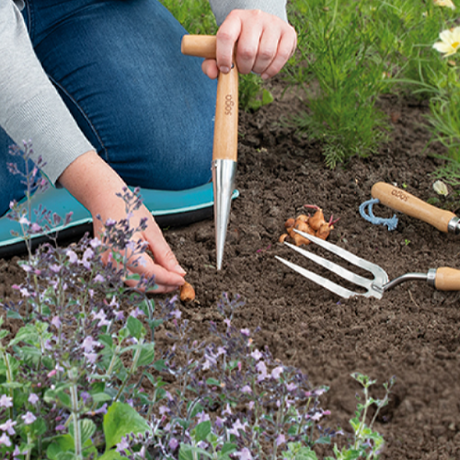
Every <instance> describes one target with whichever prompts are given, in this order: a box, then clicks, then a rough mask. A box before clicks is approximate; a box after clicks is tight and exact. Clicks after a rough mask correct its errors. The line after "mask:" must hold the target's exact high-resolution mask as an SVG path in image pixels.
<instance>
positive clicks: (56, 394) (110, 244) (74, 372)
mask: <svg viewBox="0 0 460 460" xmlns="http://www.w3.org/2000/svg"><path fill="white" fill-rule="evenodd" d="M24 147H25V148H24V157H25V160H27V159H28V158H29V156H30V154H31V146H30V145H28V144H25V146H24ZM13 152H14V153H15V154H17V153H18V149H17V148H14V149H13ZM14 172H16V173H19V172H18V171H14ZM24 181H25V183H26V184H27V185H28V187H27V190H28V195H30V193H31V190H35V191H36V193H40V189H41V188H42V187H43V186H44V184H45V183H44V181H43V180H42V179H41V177H40V176H39V175H37V171H36V169H35V168H34V169H32V170H31V171H27V170H26V173H25V174H24ZM119 198H120V199H122V200H123V201H124V202H125V205H126V209H127V211H128V212H127V215H128V216H129V215H130V211H132V210H134V209H135V208H136V207H137V206H139V205H140V203H141V199H140V197H139V196H138V191H137V190H134V192H131V191H130V190H128V189H126V190H125V192H124V193H123V194H120V196H119ZM11 208H12V213H11V218H12V219H16V220H18V221H19V222H20V223H21V225H22V228H23V230H24V238H25V240H26V242H27V244H29V245H30V241H29V240H30V236H31V235H32V234H33V233H37V232H41V231H43V230H44V228H43V227H42V225H43V223H42V221H41V220H40V219H39V220H38V221H37V220H34V219H33V217H32V216H30V214H28V211H27V209H28V208H27V202H26V203H22V204H18V203H12V204H11ZM44 211H45V210H44ZM42 215H45V216H50V214H49V213H48V212H46V211H45V212H43V214H42ZM38 217H40V216H38ZM57 220H58V219H57V218H56V217H53V218H48V219H46V223H45V224H44V225H48V222H51V221H52V222H56V221H57ZM144 224H145V223H141V224H140V225H144ZM136 230H137V229H134V228H132V227H131V225H130V222H129V218H128V219H126V220H123V221H121V222H114V221H107V222H106V223H105V233H104V235H103V236H102V238H101V239H98V238H89V237H88V236H85V237H84V238H83V239H82V240H81V241H80V242H79V243H78V244H77V245H75V246H74V247H67V248H60V247H59V246H56V245H53V244H44V245H43V246H41V247H40V248H39V249H38V250H37V251H36V252H35V253H32V251H29V257H28V259H27V260H24V261H22V262H21V264H20V265H21V268H22V269H23V270H24V275H25V280H24V282H23V283H21V284H20V285H16V286H14V288H15V289H16V290H18V291H19V292H20V294H21V296H22V300H21V301H19V302H18V303H8V304H3V305H2V307H3V308H4V310H5V311H6V312H7V313H6V317H7V318H10V319H16V320H19V321H21V323H22V324H23V325H22V326H21V327H20V328H19V330H18V331H17V333H16V334H15V335H14V336H11V334H10V332H9V331H8V330H7V329H4V328H1V326H2V325H3V323H4V320H3V318H1V319H0V340H1V345H0V353H1V357H2V363H1V365H0V381H1V384H0V385H1V386H0V388H1V390H0V393H1V396H0V422H1V423H0V431H1V432H2V433H1V436H0V452H1V453H2V455H3V457H4V458H7V457H10V458H15V459H41V458H49V459H51V460H65V459H85V458H94V459H95V458H99V459H105V460H107V459H115V458H132V459H138V458H164V459H176V458H180V459H188V458H190V459H198V458H215V459H231V458H240V459H265V458H272V459H277V458H288V459H295V458H299V459H300V458H311V459H315V458H317V456H316V454H315V450H314V448H315V446H316V445H318V444H320V445H321V444H332V443H333V449H332V451H331V455H333V457H332V456H331V457H327V458H331V459H332V458H336V459H351V458H356V457H357V456H361V457H362V458H369V459H372V458H378V456H379V454H380V452H381V450H382V448H383V438H382V436H381V435H379V434H378V433H377V432H375V431H373V429H372V427H373V424H374V421H375V419H376V417H377V414H378V412H379V410H380V409H381V408H382V407H384V406H385V405H386V404H387V403H388V395H389V392H390V390H391V386H392V384H393V382H390V384H389V385H388V386H385V388H386V390H387V391H386V393H385V396H384V398H383V399H382V400H376V399H374V398H372V397H371V396H370V394H369V387H370V385H372V384H373V383H374V382H372V381H370V380H369V378H367V377H366V376H364V375H361V374H358V373H357V374H356V375H354V378H355V379H356V380H357V381H358V382H359V383H360V384H361V385H362V387H363V395H364V398H363V401H362V402H361V401H360V402H358V406H357V411H356V414H355V417H353V418H352V420H351V426H352V428H353V432H354V438H353V439H352V440H345V441H342V442H341V443H340V444H338V443H337V441H336V440H335V438H336V437H337V436H343V435H344V433H343V432H342V431H341V430H333V429H331V428H323V427H322V425H321V424H322V420H323V419H324V418H325V417H327V416H328V415H329V414H330V412H329V411H327V410H324V409H322V408H321V406H320V400H319V398H320V396H321V395H322V394H323V393H324V392H325V391H327V388H324V387H319V388H312V387H311V385H310V383H309V381H308V378H307V377H306V375H304V374H303V373H302V372H301V371H299V370H298V369H296V368H294V367H292V366H285V365H283V364H282V363H281V362H280V361H278V360H275V359H274V358H273V357H272V356H271V354H270V352H269V350H259V349H257V348H256V347H255V345H254V340H253V338H252V335H253V333H254V332H255V331H250V330H249V329H237V328H235V327H234V326H233V324H232V319H233V314H234V311H235V309H236V308H238V307H239V306H241V301H240V300H239V299H238V298H236V299H233V300H232V299H230V298H229V297H228V296H227V295H224V296H223V297H222V299H221V301H220V302H219V303H218V304H217V309H218V311H219V313H220V315H221V316H222V325H223V328H219V327H218V325H217V324H215V323H211V324H210V340H209V341H208V342H207V343H199V342H198V341H196V340H191V339H190V335H189V332H190V331H189V329H188V321H186V320H182V319H181V312H180V310H178V309H177V305H176V304H177V302H178V300H177V297H173V298H172V299H170V300H169V301H167V302H164V303H158V304H157V305H154V303H153V301H152V300H151V299H150V298H149V297H148V295H147V294H145V292H147V291H149V290H151V289H153V288H154V280H150V279H140V278H138V281H139V285H138V287H137V288H136V289H133V288H129V287H127V286H126V284H125V281H126V280H127V279H129V278H132V277H133V275H130V272H129V266H132V265H134V264H136V263H138V260H140V257H141V256H142V254H143V252H144V250H145V248H144V247H143V246H142V244H141V243H140V242H139V243H133V242H132V241H131V237H132V235H133V233H134V232H135V231H136ZM107 251H109V252H110V256H109V262H108V263H105V264H104V263H103V257H102V256H103V254H105V253H106V252H107ZM136 276H137V275H136ZM164 323H166V324H168V323H171V329H170V332H168V337H169V338H170V339H171V342H172V343H173V345H171V346H170V347H169V348H168V349H167V350H165V351H164V353H163V354H162V355H161V356H158V355H157V353H156V350H155V340H154V338H155V329H156V328H157V327H158V326H160V325H161V324H164ZM166 376H167V377H168V380H169V382H168V380H166ZM163 377H165V378H163ZM170 377H173V379H172V381H171V380H170ZM144 382H145V383H144ZM146 384H147V385H146ZM147 386H148V388H149V389H147ZM372 405H374V406H376V407H377V410H376V411H375V413H374V416H373V418H372V420H370V421H369V420H368V410H369V408H370V407H371V406H372ZM320 423H321V424H320Z"/></svg>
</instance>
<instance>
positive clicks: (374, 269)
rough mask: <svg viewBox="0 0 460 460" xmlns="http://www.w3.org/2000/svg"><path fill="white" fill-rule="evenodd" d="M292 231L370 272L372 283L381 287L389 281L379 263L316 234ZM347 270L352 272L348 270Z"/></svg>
mask: <svg viewBox="0 0 460 460" xmlns="http://www.w3.org/2000/svg"><path fill="white" fill-rule="evenodd" d="M294 231H295V232H296V233H298V234H299V235H301V236H303V237H304V238H307V239H308V240H310V241H312V242H313V243H315V244H316V245H318V246H321V247H322V248H324V249H326V250H328V251H330V252H332V253H334V254H336V255H338V256H339V257H342V259H345V260H346V261H347V262H350V263H351V264H353V265H356V266H357V267H361V268H363V269H364V270H367V271H369V272H371V273H372V274H373V275H374V280H373V282H372V284H373V285H375V286H380V287H381V286H383V285H384V284H386V283H388V281H389V278H388V275H387V273H386V272H385V270H384V269H383V268H382V267H380V266H379V265H377V264H374V263H372V262H369V261H368V260H366V259H362V258H361V257H358V256H357V255H355V254H353V253H352V252H350V251H347V250H346V249H343V248H341V247H340V246H336V245H335V244H332V243H329V242H328V241H325V240H323V239H321V238H318V237H317V236H313V235H310V234H308V233H304V232H301V231H299V230H294ZM286 244H289V243H286ZM331 263H332V262H331ZM326 268H327V267H326ZM340 268H341V269H343V270H345V269H344V268H343V267H340ZM347 271H348V270H347ZM348 272H349V273H353V272H350V271H348ZM355 276H359V275H355ZM360 278H362V279H366V278H363V277H360Z"/></svg>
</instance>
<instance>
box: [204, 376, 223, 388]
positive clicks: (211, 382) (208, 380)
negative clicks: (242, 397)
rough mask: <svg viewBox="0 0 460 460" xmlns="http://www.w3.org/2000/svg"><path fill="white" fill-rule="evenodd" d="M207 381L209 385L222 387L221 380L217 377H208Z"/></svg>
mask: <svg viewBox="0 0 460 460" xmlns="http://www.w3.org/2000/svg"><path fill="white" fill-rule="evenodd" d="M206 383H207V384H208V385H211V386H216V387H220V382H219V380H216V379H213V378H209V379H206Z"/></svg>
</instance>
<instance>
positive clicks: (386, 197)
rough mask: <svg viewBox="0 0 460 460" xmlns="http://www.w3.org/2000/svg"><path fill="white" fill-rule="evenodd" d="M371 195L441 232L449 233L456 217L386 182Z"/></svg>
mask: <svg viewBox="0 0 460 460" xmlns="http://www.w3.org/2000/svg"><path fill="white" fill-rule="evenodd" d="M371 195H372V196H373V197H374V198H378V199H379V201H380V203H382V204H384V205H385V206H388V207H389V208H391V209H394V210H395V211H400V212H403V213H404V214H406V215H408V216H411V217H415V218H416V219H420V220H423V221H424V222H426V223H428V224H430V225H432V226H433V227H435V228H437V229H438V230H441V232H446V233H447V231H448V226H449V222H450V220H451V219H452V218H454V217H456V215H455V214H454V213H453V212H450V211H445V210H443V209H439V208H437V207H436V206H432V205H431V204H428V203H427V202H425V201H422V200H420V199H419V198H416V197H415V196H413V195H411V194H410V193H407V192H406V191H404V190H401V189H400V188H397V187H394V186H393V185H390V184H387V183H385V182H377V183H376V184H374V185H373V187H372V189H371Z"/></svg>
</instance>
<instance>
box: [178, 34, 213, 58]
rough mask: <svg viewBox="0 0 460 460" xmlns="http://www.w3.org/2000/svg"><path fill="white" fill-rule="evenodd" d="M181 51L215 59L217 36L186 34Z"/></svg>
mask: <svg viewBox="0 0 460 460" xmlns="http://www.w3.org/2000/svg"><path fill="white" fill-rule="evenodd" d="M181 51H182V54H186V55H187V56H197V57H202V58H208V59H215V58H216V37H215V36H214V35H184V36H183V37H182V42H181Z"/></svg>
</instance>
